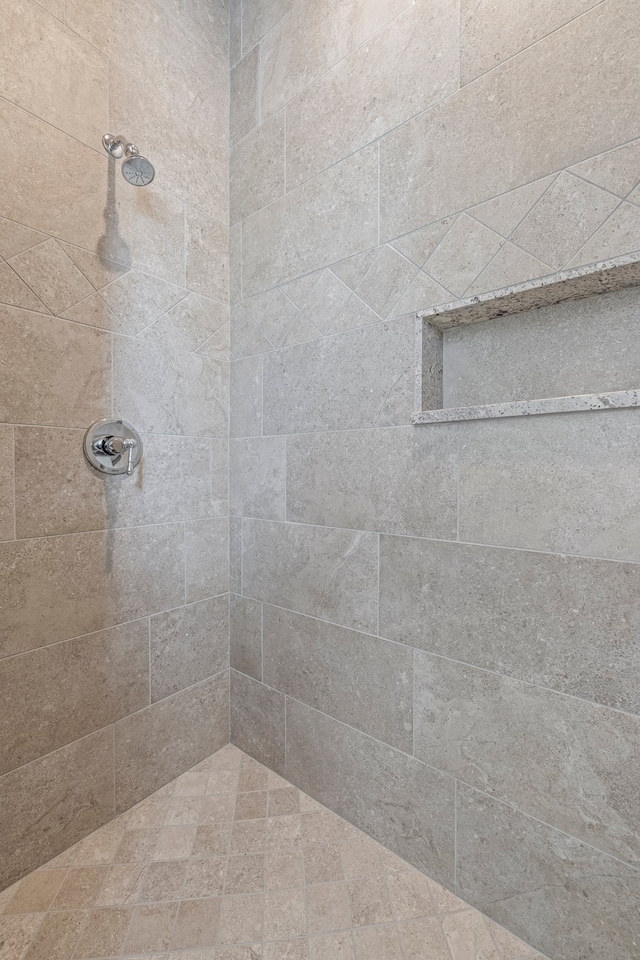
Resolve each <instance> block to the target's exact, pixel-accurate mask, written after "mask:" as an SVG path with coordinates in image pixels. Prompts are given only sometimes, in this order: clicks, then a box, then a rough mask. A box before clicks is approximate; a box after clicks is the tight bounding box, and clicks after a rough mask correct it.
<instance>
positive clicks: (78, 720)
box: [0, 620, 149, 912]
mask: <svg viewBox="0 0 640 960" xmlns="http://www.w3.org/2000/svg"><path fill="white" fill-rule="evenodd" d="M43 677H46V678H47V682H46V684H45V685H44V687H43V684H42V682H41V679H42V678H43ZM0 684H1V685H2V688H3V690H5V691H6V692H5V695H4V702H5V707H6V710H5V711H3V713H2V716H1V717H0V738H1V739H2V743H3V751H2V760H1V761H0V775H1V774H3V773H7V772H8V771H9V770H12V769H14V768H15V767H19V766H21V765H22V764H24V763H28V762H29V761H30V760H34V759H35V758H36V757H39V756H43V755H44V754H46V753H50V752H51V751H52V750H55V749H56V748H57V747H61V746H62V745H63V744H65V743H71V742H72V741H73V740H76V739H78V738H79V737H81V736H85V735H86V734H87V733H91V732H92V731H94V730H98V729H99V728H100V727H106V726H107V725H108V724H110V723H114V722H115V721H116V720H119V719H120V718H121V717H124V716H126V715H127V714H130V713H135V711H136V710H140V709H142V707H146V706H147V705H148V703H149V626H148V623H147V621H146V620H140V621H136V622H134V623H128V624H123V625H121V626H118V627H112V628H111V629H109V630H103V631H101V632H99V633H94V634H91V636H89V637H83V638H80V639H78V640H69V641H67V642H65V643H57V644H54V645H53V646H49V647H43V648H41V649H39V650H34V651H32V652H30V653H25V654H23V655H22V656H19V657H10V658H9V659H8V660H0ZM53 717H55V718H56V720H55V722H52V718H53ZM33 912H37V911H33Z"/></svg>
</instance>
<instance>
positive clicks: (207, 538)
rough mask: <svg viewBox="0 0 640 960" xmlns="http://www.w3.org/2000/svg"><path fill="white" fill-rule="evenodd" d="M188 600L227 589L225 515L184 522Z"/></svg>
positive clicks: (227, 539) (227, 529) (227, 560)
mask: <svg viewBox="0 0 640 960" xmlns="http://www.w3.org/2000/svg"><path fill="white" fill-rule="evenodd" d="M184 548H185V588H186V601H187V603H194V602H195V601H196V600H206V599H207V597H217V596H218V595H219V594H222V593H226V592H227V591H228V589H229V521H228V520H227V519H226V518H225V517H220V518H214V519H211V520H198V521H194V522H192V523H185V527H184Z"/></svg>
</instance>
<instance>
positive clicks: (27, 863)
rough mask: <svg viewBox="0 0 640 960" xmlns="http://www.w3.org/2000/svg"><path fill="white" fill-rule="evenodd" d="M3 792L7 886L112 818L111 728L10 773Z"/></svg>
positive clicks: (0, 874) (2, 876)
mask: <svg viewBox="0 0 640 960" xmlns="http://www.w3.org/2000/svg"><path fill="white" fill-rule="evenodd" d="M0 793H1V794H2V798H3V813H2V832H1V834H0V845H1V849H2V855H1V856H0V864H1V865H2V866H1V867H0V887H2V888H4V887H5V886H8V885H9V884H10V883H13V882H14V881H15V880H18V879H19V878H20V877H21V876H23V875H24V874H25V873H28V872H29V871H30V870H32V869H33V868H34V867H37V866H40V864H41V863H45V862H46V861H47V860H50V859H51V858H52V857H55V856H56V854H58V853H61V852H62V851H63V850H66V848H67V847H70V846H71V845H72V844H73V843H75V842H76V840H80V839H81V837H84V836H86V834H87V833H91V831H92V830H96V829H97V828H98V827H100V826H102V824H104V823H106V822H107V821H108V820H110V819H111V818H112V817H113V815H114V800H113V728H107V729H106V730H99V731H98V732H97V733H94V734H91V736H88V737H85V738H84V739H83V740H78V741H77V742H76V743H72V744H70V745H69V746H66V747H62V749H61V750H56V752H55V753H50V754H48V755H47V756H46V757H42V758H41V759H40V760H34V762H33V763H30V764H27V766H25V767H21V768H20V769H19V770H14V771H13V772H12V773H8V774H7V775H6V776H4V777H2V779H0Z"/></svg>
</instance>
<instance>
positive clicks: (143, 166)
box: [122, 154, 156, 187]
mask: <svg viewBox="0 0 640 960" xmlns="http://www.w3.org/2000/svg"><path fill="white" fill-rule="evenodd" d="M155 175H156V172H155V170H154V168H153V164H152V163H150V162H149V160H147V158H146V157H141V156H140V155H139V154H136V155H135V156H132V157H127V159H126V160H124V161H123V163H122V176H123V177H124V178H125V180H126V181H127V183H131V184H133V186H134V187H146V186H147V184H149V183H151V181H152V180H153V178H154V177H155Z"/></svg>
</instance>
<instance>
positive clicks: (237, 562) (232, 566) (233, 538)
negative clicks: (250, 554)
mask: <svg viewBox="0 0 640 960" xmlns="http://www.w3.org/2000/svg"><path fill="white" fill-rule="evenodd" d="M229 590H230V591H231V592H232V593H238V594H240V593H242V518H241V517H229Z"/></svg>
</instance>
